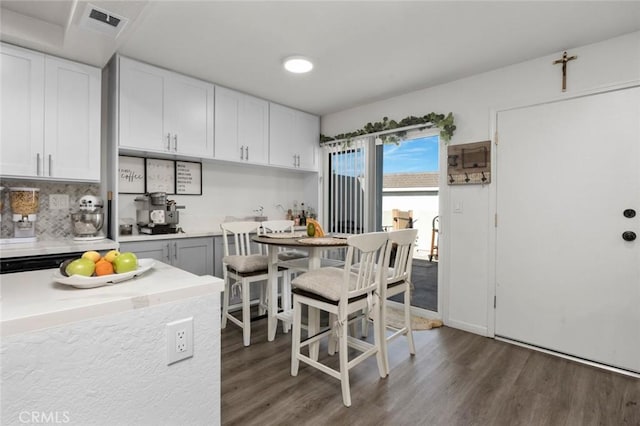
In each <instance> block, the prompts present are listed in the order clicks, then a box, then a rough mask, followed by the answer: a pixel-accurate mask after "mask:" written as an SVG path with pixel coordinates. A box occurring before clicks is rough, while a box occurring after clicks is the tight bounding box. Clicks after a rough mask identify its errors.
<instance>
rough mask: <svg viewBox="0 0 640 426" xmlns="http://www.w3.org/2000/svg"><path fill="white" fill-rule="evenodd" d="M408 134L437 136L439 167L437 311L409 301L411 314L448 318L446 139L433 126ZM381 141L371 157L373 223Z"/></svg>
mask: <svg viewBox="0 0 640 426" xmlns="http://www.w3.org/2000/svg"><path fill="white" fill-rule="evenodd" d="M400 130H401V129H400ZM408 136H409V137H406V140H411V139H420V138H427V137H432V136H438V168H439V170H438V216H439V217H440V228H439V230H438V266H437V267H438V282H437V284H436V285H437V287H438V298H437V299H438V300H437V307H436V311H430V310H428V309H424V308H420V307H417V306H413V305H411V314H412V315H416V316H419V317H423V318H427V319H433V320H444V318H448V316H445V312H448V306H446V304H445V301H446V300H448V294H449V293H448V291H449V289H448V286H447V285H445V283H447V282H448V274H447V272H446V271H447V267H448V258H449V252H448V251H445V250H444V249H443V247H447V246H448V244H446V243H445V244H443V234H446V233H445V232H442V229H443V217H444V215H445V214H446V212H448V210H447V208H446V206H447V204H448V192H449V185H448V183H447V179H446V175H447V174H446V172H443V170H446V167H447V161H446V159H447V146H448V144H447V143H445V142H444V141H443V140H442V138H441V137H440V133H439V130H437V129H433V128H429V129H425V130H420V131H414V132H410V135H408ZM382 145H383V144H382V143H381V142H380V143H378V142H377V141H375V140H374V146H373V150H372V151H373V157H374V159H373V161H374V163H375V169H374V170H375V174H376V177H375V185H376V187H375V189H374V191H375V194H374V196H373V202H372V203H371V205H370V207H371V208H372V209H373V210H374V218H373V223H374V224H375V225H376V226H377V224H378V222H380V221H381V220H382V217H381V211H382V180H383V173H382V165H383V158H382V154H381V153H382V151H381V149H380V151H379V148H378V147H379V146H382ZM379 153H380V154H379ZM388 303H389V304H390V305H391V306H395V307H397V308H400V307H402V304H400V303H398V302H394V301H393V300H389V302H388Z"/></svg>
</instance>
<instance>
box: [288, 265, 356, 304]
mask: <svg viewBox="0 0 640 426" xmlns="http://www.w3.org/2000/svg"><path fill="white" fill-rule="evenodd" d="M343 276H344V269H341V268H320V269H316V270H315V271H309V272H305V273H304V274H301V275H299V276H298V277H296V279H294V280H293V281H292V282H291V284H292V285H293V287H295V288H298V289H301V290H304V291H306V292H310V293H315V294H318V295H320V296H322V297H324V298H326V299H329V300H334V301H336V300H340V292H341V290H342V285H343V279H344V278H343ZM357 279H358V276H357V275H356V274H354V273H353V272H351V273H350V279H349V290H351V289H354V288H355V287H356V280H357Z"/></svg>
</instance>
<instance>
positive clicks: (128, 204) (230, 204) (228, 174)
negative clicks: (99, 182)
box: [118, 162, 318, 232]
mask: <svg viewBox="0 0 640 426" xmlns="http://www.w3.org/2000/svg"><path fill="white" fill-rule="evenodd" d="M202 182H203V183H202V196H196V195H182V196H180V195H170V196H168V198H169V199H173V200H176V202H177V204H178V205H184V206H186V208H185V209H184V210H180V226H181V227H182V228H183V230H184V231H185V232H195V231H202V230H213V231H219V230H220V223H222V222H223V221H224V219H225V217H227V216H232V217H237V218H245V217H248V216H255V215H256V213H255V212H254V210H255V209H258V208H259V206H263V207H264V214H265V215H266V216H268V217H269V219H285V215H286V209H288V208H292V207H293V203H294V201H297V202H298V204H299V203H301V202H304V203H305V205H306V206H309V205H311V206H313V207H314V208H315V209H317V208H318V175H317V173H304V172H295V171H289V170H286V169H276V168H269V167H258V166H247V165H242V164H238V165H235V164H230V163H221V162H220V163H213V162H208V163H203V164H202ZM135 198H136V195H129V194H120V195H119V203H118V213H119V214H118V215H119V218H120V220H122V219H123V218H132V219H133V220H135V217H136V210H135V209H136V205H135V202H134V199H135ZM278 204H281V205H282V206H283V208H284V209H285V210H284V211H283V210H281V209H280V208H279V207H276V205H278Z"/></svg>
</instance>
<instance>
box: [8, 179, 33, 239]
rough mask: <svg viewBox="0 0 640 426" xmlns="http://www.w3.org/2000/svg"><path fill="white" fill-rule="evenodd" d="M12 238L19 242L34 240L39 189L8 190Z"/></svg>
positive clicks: (19, 188) (20, 188) (21, 188)
mask: <svg viewBox="0 0 640 426" xmlns="http://www.w3.org/2000/svg"><path fill="white" fill-rule="evenodd" d="M9 201H10V204H11V212H12V216H11V218H12V220H13V236H14V237H15V238H16V239H18V238H19V239H20V241H21V242H29V241H35V240H36V220H38V207H39V206H40V188H26V187H17V188H16V187H14V188H9Z"/></svg>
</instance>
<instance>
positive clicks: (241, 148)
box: [240, 145, 244, 160]
mask: <svg viewBox="0 0 640 426" xmlns="http://www.w3.org/2000/svg"><path fill="white" fill-rule="evenodd" d="M240 159H241V160H244V145H242V146H241V147H240Z"/></svg>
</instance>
